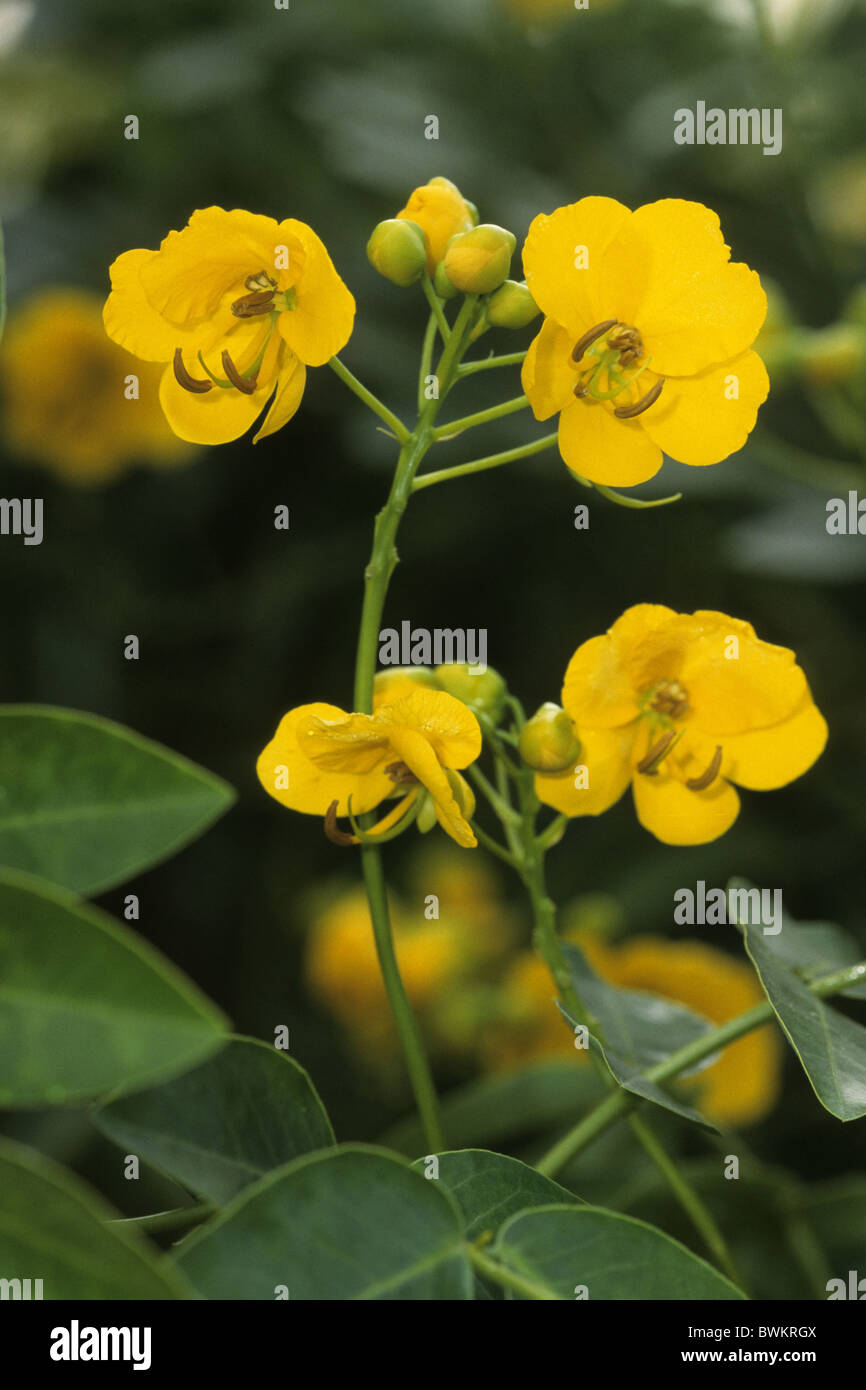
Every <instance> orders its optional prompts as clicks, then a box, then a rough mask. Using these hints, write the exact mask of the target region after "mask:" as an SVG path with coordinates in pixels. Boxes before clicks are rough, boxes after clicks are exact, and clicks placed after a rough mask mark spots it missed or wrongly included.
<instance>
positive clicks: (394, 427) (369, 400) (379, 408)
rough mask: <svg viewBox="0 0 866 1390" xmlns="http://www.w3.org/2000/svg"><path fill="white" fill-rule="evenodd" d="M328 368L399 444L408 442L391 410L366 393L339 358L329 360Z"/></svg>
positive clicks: (407, 434)
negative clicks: (377, 417) (382, 421)
mask: <svg viewBox="0 0 866 1390" xmlns="http://www.w3.org/2000/svg"><path fill="white" fill-rule="evenodd" d="M328 366H329V367H330V368H331V369H332V370H333V371H334V372H336V374H337V376H338V377H339V378H340V380H341V381H342V382H343V384H344V385H345V386H348V388H349V390H350V391H353V392H354V393H355V395H356V396H357V397H358V400H359V401H363V402H364V404H365V405H366V406H368V407H369V408H370V410H372V412H373V414H374V415H378V416H379V419H380V420H384V421H385V424H386V425H387V426H388V428H389V429H390V430H391V431H392V432H393V434H394V435H395V437H396V438H397V439H398V440H399V441H400V443H401V444H405V443H406V442H407V441H408V439H409V431H408V430H407V428H406V426H405V425H404V424H403V422H402V420H398V419H397V416H396V415H395V414H394V412H393V410H389V409H388V407H387V406H386V405H383V404H382V402H381V401H380V400H379V397H378V396H374V395H373V392H372V391H368V390H367V387H366V386H364V385H363V384H362V383H361V382H360V381H359V380H358V378H357V377H356V376H353V375H352V373H351V372H350V371H349V368H348V367H346V366H344V365H343V363H342V362H341V361H340V359H339V357H332V358H330V360H329V362H328Z"/></svg>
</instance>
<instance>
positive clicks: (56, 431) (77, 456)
mask: <svg viewBox="0 0 866 1390" xmlns="http://www.w3.org/2000/svg"><path fill="white" fill-rule="evenodd" d="M160 376H161V371H160V368H159V367H155V366H153V365H151V364H150V363H148V362H139V361H137V360H136V358H134V357H133V356H132V355H131V354H130V353H128V352H126V351H124V349H123V348H121V347H118V346H117V345H116V344H115V343H112V342H111V341H110V340H109V339H108V338H106V336H105V328H104V327H103V323H102V300H101V298H100V296H98V295H96V294H91V293H89V292H88V291H87V290H80V289H74V288H70V287H61V286H58V287H57V288H50V289H44V290H41V291H39V292H38V293H36V294H34V295H33V296H32V297H31V298H30V299H29V300H27V301H26V302H25V303H24V304H22V305H21V307H20V308H19V309H18V310H17V311H15V312H13V313H12V314H11V315H10V319H9V323H8V326H7V329H6V334H5V337H4V340H3V345H2V348H0V389H2V392H3V414H2V429H3V434H4V437H5V441H6V444H7V447H8V448H9V450H10V451H11V452H12V453H14V454H16V455H19V456H20V457H21V458H22V459H26V460H28V461H32V462H35V463H39V464H42V465H43V466H45V467H47V468H50V469H51V470H52V471H53V472H55V473H57V474H59V475H60V476H61V477H63V478H64V479H65V480H66V481H67V482H70V483H77V484H85V485H86V484H97V483H103V482H106V481H108V480H109V479H111V478H114V477H116V476H117V475H118V474H120V473H122V472H123V471H124V470H125V469H127V468H129V467H131V466H132V465H133V464H135V463H148V464H153V465H155V466H157V467H161V466H165V465H171V464H175V463H178V462H185V461H186V460H188V459H189V458H191V457H192V455H193V450H192V449H190V448H189V446H188V445H186V444H183V443H182V442H181V441H180V440H179V439H177V438H176V436H175V435H174V434H173V433H172V431H171V430H170V429H169V427H168V425H167V424H166V421H165V418H164V416H163V413H162V410H161V408H160V404H159V379H160ZM130 378H135V383H131V382H130ZM136 393H137V394H136Z"/></svg>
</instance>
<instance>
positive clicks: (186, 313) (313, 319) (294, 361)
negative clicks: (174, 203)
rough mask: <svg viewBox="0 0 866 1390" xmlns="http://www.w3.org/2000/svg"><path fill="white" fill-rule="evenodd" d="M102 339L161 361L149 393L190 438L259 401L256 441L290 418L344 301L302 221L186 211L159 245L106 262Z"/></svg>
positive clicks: (332, 343) (346, 331) (236, 426)
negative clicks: (181, 224) (155, 392)
mask: <svg viewBox="0 0 866 1390" xmlns="http://www.w3.org/2000/svg"><path fill="white" fill-rule="evenodd" d="M111 285H112V290H111V294H110V295H109V297H108V301H107V303H106V305H105V310H104V319H105V328H106V332H107V333H108V336H109V337H110V338H112V339H113V340H114V342H116V343H119V344H120V346H121V347H124V348H126V349H127V351H129V352H131V353H133V354H134V355H135V356H136V357H141V358H143V359H144V360H145V361H146V362H162V363H165V364H167V365H166V366H165V369H164V371H163V374H162V381H161V384H160V392H159V397H160V402H161V404H162V408H163V410H164V411H165V415H166V419H167V420H168V422H169V424H170V425H171V428H172V429H173V430H174V432H175V434H177V435H179V437H180V438H181V439H186V440H189V441H191V442H192V443H195V444H224V443H227V442H228V441H229V440H231V439H237V438H238V437H239V436H240V435H242V434H243V433H244V432H245V431H246V430H247V429H248V428H249V426H250V425H252V424H253V422H254V421H255V420H257V419H258V417H259V416H260V415H261V414H262V411H263V410H264V409H265V406H267V405H268V403H269V402H270V406H269V409H268V412H267V415H266V416H265V419H264V421H263V422H262V424H261V425H260V427H259V430H258V433H257V434H256V436H255V441H254V442H256V441H258V440H259V439H263V438H264V437H265V436H266V435H269V434H273V433H274V431H275V430H278V429H280V428H281V427H282V426H283V425H285V424H286V422H287V421H288V420H290V419H291V418H292V416H293V415H294V413H295V411H296V410H297V409H298V406H299V405H300V403H301V397H302V396H303V393H304V385H305V381H306V368H307V367H320V366H322V365H323V363H325V362H327V361H328V359H329V358H330V357H332V356H333V355H334V354H335V353H336V352H339V351H340V349H341V348H342V347H344V346H345V344H346V343H347V342H348V340H349V337H350V336H351V332H352V324H353V321H354V315H355V301H354V299H353V298H352V296H351V294H350V293H349V291H348V290H347V288H346V286H345V285H344V284H343V281H342V280H341V279H340V277H339V275H338V274H337V272H336V270H335V269H334V266H333V263H332V261H331V258H330V256H329V255H328V252H327V251H326V249H325V247H324V245H323V244H322V242H321V241H320V240H319V238H318V237H317V235H316V233H315V232H314V231H313V230H312V228H310V227H308V226H307V225H306V223H304V222H298V221H296V220H295V219H294V218H288V219H287V220H285V221H283V222H277V221H276V220H275V219H274V218H273V217H262V216H259V215H258V214H255V213H251V212H244V211H243V210H242V209H235V210H234V211H232V212H227V211H225V209H224V208H219V207H210V208H204V209H202V210H200V211H198V212H194V213H193V215H192V217H191V218H190V220H189V223H188V224H187V226H186V227H185V228H184V229H183V231H182V232H169V234H168V236H167V237H166V238H165V240H164V241H163V243H162V245H161V246H160V249H159V250H158V251H146V250H136V251H126V252H124V254H123V255H122V256H118V258H117V260H116V261H115V262H114V264H113V265H112V267H111Z"/></svg>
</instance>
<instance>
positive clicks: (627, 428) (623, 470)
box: [522, 197, 769, 487]
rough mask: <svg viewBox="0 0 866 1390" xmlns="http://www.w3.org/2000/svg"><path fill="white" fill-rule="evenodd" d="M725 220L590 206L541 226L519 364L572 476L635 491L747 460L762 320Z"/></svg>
mask: <svg viewBox="0 0 866 1390" xmlns="http://www.w3.org/2000/svg"><path fill="white" fill-rule="evenodd" d="M729 257H730V248H729V247H728V246H726V245H725V242H724V240H723V237H722V233H721V230H720V227H719V219H718V217H717V216H716V214H715V213H714V212H711V211H710V210H709V208H705V207H704V206H703V205H702V204H700V203H691V202H685V201H683V200H681V199H677V198H665V199H663V200H662V201H660V202H657V203H650V204H647V205H646V206H644V207H640V208H637V209H636V210H635V211H634V212H631V211H630V210H629V209H628V208H627V207H624V206H623V204H622V203H618V202H617V201H616V200H615V199H613V198H596V197H591V198H582V199H581V200H580V202H577V203H572V204H571V205H570V206H568V207H563V208H558V209H557V210H556V212H554V213H552V214H551V215H550V216H546V215H544V214H542V215H541V216H539V217H536V218H535V220H534V221H533V223H532V225H531V226H530V228H529V234H528V236H527V239H526V244H525V246H524V248H523V269H524V274H525V276H526V283H527V285H528V286H529V289H530V291H531V293H532V295H533V298H534V299H535V301H536V303H537V304H538V305H539V307H540V308H541V310H542V312H543V313H544V314H545V319H544V323H543V324H542V327H541V329H540V331H539V333H538V335H537V337H536V338H535V339H534V341H533V342H532V345H531V346H530V349H529V352H528V354H527V356H526V360H525V362H524V364H523V378H522V379H523V389H524V391H525V392H526V395H527V396H528V397H529V402H530V405H531V406H532V410H533V413H534V415H535V417H536V419H538V420H547V419H549V418H550V417H551V416H552V415H556V414H559V449H560V453H561V454H562V457H563V460H564V461H565V463H566V464H567V465H568V467H569V468H570V469H571V470H572V471H573V472H574V473H577V474H578V475H579V476H581V477H583V478H587V479H589V481H591V482H594V483H602V484H605V485H609V486H620V487H631V486H633V485H634V484H636V483H642V482H645V481H646V480H647V479H648V478H652V477H653V475H654V474H655V473H657V472H658V470H659V468H660V467H661V464H662V453H663V452H664V453H666V454H669V455H670V457H671V458H673V459H676V460H677V461H678V462H679V463H687V464H693V465H705V464H712V463H718V462H720V460H722V459H724V458H727V457H728V455H729V454H732V453H734V452H735V451H736V450H737V449H740V448H742V446H743V444H745V442H746V439H747V438H748V435H749V432H750V431H751V429H752V428H753V426H754V424H755V419H756V416H757V412H758V407H759V406H760V405H761V403H762V402H763V401H764V400H765V399H766V396H767V392H768V390H769V381H768V378H767V373H766V371H765V369H764V364H763V362H762V361H761V359H760V357H758V355H757V353H755V352H753V351H752V350H751V347H752V343H753V342H754V341H755V338H756V337H757V334H758V331H759V329H760V327H761V324H762V323H763V320H764V315H765V313H766V297H765V295H764V292H763V290H762V289H761V283H760V280H759V278H758V276H757V274H756V273H755V272H754V271H753V270H750V269H749V268H748V266H745V265H742V264H740V263H737V262H732V261H731V260H730V259H729Z"/></svg>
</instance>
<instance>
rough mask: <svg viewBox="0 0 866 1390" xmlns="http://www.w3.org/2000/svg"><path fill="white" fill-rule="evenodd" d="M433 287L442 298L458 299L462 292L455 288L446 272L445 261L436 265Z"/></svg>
mask: <svg viewBox="0 0 866 1390" xmlns="http://www.w3.org/2000/svg"><path fill="white" fill-rule="evenodd" d="M433 288H434V290H435V291H436V293H437V294H438V296H439V298H440V299H456V298H457V296H458V294H459V293H460V291H459V290H456V289H455V288H454V286H453V285H452V283H451V281H450V280H449V279H448V276H447V275H446V274H445V264H444V262H443V261H440V262H439V264H438V265H437V267H436V273H435V275H434V276H433Z"/></svg>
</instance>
